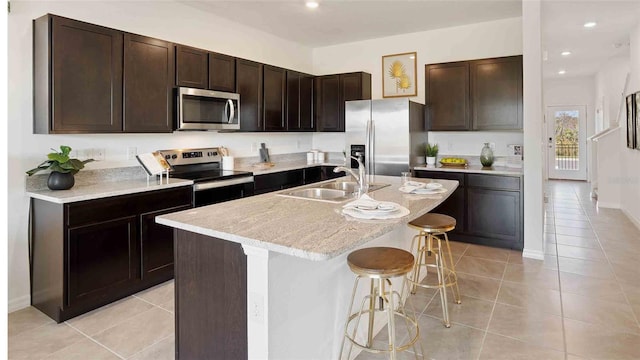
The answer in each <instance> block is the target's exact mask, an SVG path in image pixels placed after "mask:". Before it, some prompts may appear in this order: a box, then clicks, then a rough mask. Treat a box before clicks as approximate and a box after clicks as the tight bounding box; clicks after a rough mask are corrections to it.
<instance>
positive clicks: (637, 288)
mask: <svg viewBox="0 0 640 360" xmlns="http://www.w3.org/2000/svg"><path fill="white" fill-rule="evenodd" d="M620 287H622V291H623V292H624V293H625V295H626V296H627V299H628V300H629V303H631V305H640V282H637V283H635V284H633V283H625V282H623V283H620Z"/></svg>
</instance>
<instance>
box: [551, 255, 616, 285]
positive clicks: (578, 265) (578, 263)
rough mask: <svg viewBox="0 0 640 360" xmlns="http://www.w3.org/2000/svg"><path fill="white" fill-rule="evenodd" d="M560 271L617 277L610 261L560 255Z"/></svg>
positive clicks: (609, 277) (599, 277)
mask: <svg viewBox="0 0 640 360" xmlns="http://www.w3.org/2000/svg"><path fill="white" fill-rule="evenodd" d="M558 264H559V268H560V271H564V272H570V273H574V274H578V275H584V276H591V277H594V278H598V279H611V280H613V279H615V275H614V274H613V270H612V269H611V266H609V264H608V263H605V262H600V261H590V260H582V259H575V258H567V257H562V256H560V257H558Z"/></svg>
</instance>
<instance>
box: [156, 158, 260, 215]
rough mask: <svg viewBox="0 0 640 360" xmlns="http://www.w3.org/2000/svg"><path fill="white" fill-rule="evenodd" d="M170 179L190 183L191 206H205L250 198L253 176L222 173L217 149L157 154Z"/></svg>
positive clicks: (228, 172) (251, 174)
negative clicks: (160, 157)
mask: <svg viewBox="0 0 640 360" xmlns="http://www.w3.org/2000/svg"><path fill="white" fill-rule="evenodd" d="M160 153H161V154H162V155H163V156H164V158H165V159H166V160H167V162H169V164H170V165H171V167H172V170H171V172H170V173H169V176H170V177H174V178H180V179H187V180H193V182H194V184H193V199H194V205H195V206H196V207H198V206H204V205H211V204H216V203H220V202H223V201H229V200H235V199H240V198H243V197H247V196H251V195H253V173H251V172H246V171H234V170H223V169H222V155H221V154H220V151H219V149H218V148H217V147H212V148H201V149H175V150H160Z"/></svg>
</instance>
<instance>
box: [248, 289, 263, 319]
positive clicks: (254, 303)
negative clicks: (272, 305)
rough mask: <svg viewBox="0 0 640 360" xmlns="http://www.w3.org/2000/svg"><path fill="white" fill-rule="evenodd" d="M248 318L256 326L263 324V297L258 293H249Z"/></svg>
mask: <svg viewBox="0 0 640 360" xmlns="http://www.w3.org/2000/svg"><path fill="white" fill-rule="evenodd" d="M249 299H250V301H249V318H250V319H251V320H252V321H253V322H256V323H258V324H262V323H263V322H264V296H262V295H261V294H258V293H254V292H251V293H249Z"/></svg>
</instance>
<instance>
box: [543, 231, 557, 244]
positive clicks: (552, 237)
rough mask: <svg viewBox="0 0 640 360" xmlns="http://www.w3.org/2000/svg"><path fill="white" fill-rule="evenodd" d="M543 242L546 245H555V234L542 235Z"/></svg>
mask: <svg viewBox="0 0 640 360" xmlns="http://www.w3.org/2000/svg"><path fill="white" fill-rule="evenodd" d="M542 236H543V237H544V241H545V242H546V243H555V242H556V234H549V233H543V234H542Z"/></svg>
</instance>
